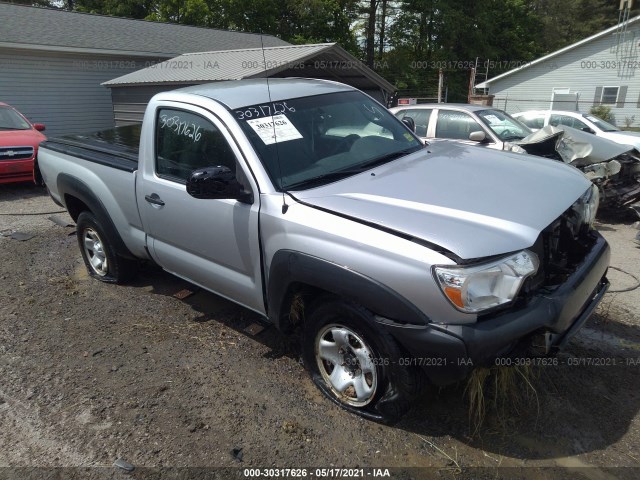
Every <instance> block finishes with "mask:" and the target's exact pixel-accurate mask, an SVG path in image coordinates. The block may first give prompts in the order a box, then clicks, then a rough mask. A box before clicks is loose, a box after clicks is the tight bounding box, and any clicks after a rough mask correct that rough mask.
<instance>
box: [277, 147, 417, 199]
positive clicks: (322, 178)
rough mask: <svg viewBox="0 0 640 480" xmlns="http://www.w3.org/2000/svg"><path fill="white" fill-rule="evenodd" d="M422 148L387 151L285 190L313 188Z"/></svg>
mask: <svg viewBox="0 0 640 480" xmlns="http://www.w3.org/2000/svg"><path fill="white" fill-rule="evenodd" d="M420 148H421V147H420V146H419V145H418V146H414V147H411V148H407V149H405V150H400V151H398V152H391V153H387V154H386V155H382V156H380V157H376V158H373V159H371V160H369V161H367V162H364V163H361V164H359V165H357V166H355V167H354V168H348V169H345V170H336V171H334V172H327V173H323V174H322V175H318V176H316V177H311V178H308V179H306V180H302V181H300V182H296V183H293V184H291V185H287V186H286V188H285V190H293V189H295V188H300V187H306V188H311V187H314V186H317V185H322V184H323V183H328V182H330V181H332V180H341V179H343V178H346V177H349V176H351V175H356V174H358V173H362V172H364V171H366V170H369V169H370V168H373V167H377V166H378V165H382V164H384V163H387V162H390V161H391V160H395V159H396V158H399V157H404V156H405V155H408V154H409V153H413V152H416V151H418V150H420Z"/></svg>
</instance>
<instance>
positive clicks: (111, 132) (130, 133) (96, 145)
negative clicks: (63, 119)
mask: <svg viewBox="0 0 640 480" xmlns="http://www.w3.org/2000/svg"><path fill="white" fill-rule="evenodd" d="M141 127H142V126H141V125H127V126H123V127H115V128H109V129H107V130H100V131H98V132H95V133H90V134H81V135H66V136H61V137H54V138H50V139H49V140H47V141H46V142H42V143H41V145H42V146H43V147H45V148H47V149H49V150H51V151H54V152H59V153H64V154H66V155H70V156H73V157H76V158H81V159H83V160H88V161H90V162H95V163H98V164H100V165H105V166H108V167H113V168H117V169H118V170H124V171H127V172H134V171H136V170H137V169H138V150H139V145H140V130H141Z"/></svg>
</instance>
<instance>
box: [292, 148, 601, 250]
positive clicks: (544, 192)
mask: <svg viewBox="0 0 640 480" xmlns="http://www.w3.org/2000/svg"><path fill="white" fill-rule="evenodd" d="M590 185H591V182H589V181H588V180H587V179H586V178H585V176H584V175H583V174H582V173H580V172H579V171H578V170H577V169H575V168H574V167H571V166H567V165H565V164H563V163H561V162H557V161H554V160H549V159H545V158H540V157H534V156H530V155H523V154H514V153H506V152H498V151H495V152H494V151H492V150H489V149H478V148H475V147H469V146H466V145H461V144H454V143H448V144H445V143H439V144H436V145H430V146H429V147H427V148H425V149H423V150H420V151H419V152H416V153H413V154H411V155H408V156H406V157H403V158H401V159H398V160H395V161H393V162H390V163H387V164H385V165H382V166H380V167H376V168H373V169H371V170H368V171H366V172H363V173H360V174H358V175H355V176H352V177H349V178H346V179H343V180H340V181H337V182H334V183H331V184H329V185H324V186H322V187H318V188H312V189H308V190H304V191H295V192H291V194H292V195H293V196H294V198H295V199H297V200H298V201H301V202H303V203H305V204H308V205H310V206H314V207H318V208H322V209H325V210H328V211H330V212H333V213H335V214H338V215H344V216H347V217H351V218H353V219H355V220H357V221H362V222H367V223H369V224H372V225H375V226H378V227H379V228H384V229H388V230H392V231H396V232H400V233H402V234H404V235H408V236H411V237H413V238H416V239H419V240H422V241H426V242H429V243H431V244H435V245H437V246H438V247H441V248H444V249H446V250H448V251H449V252H452V253H453V254H455V255H456V256H458V257H459V258H460V259H474V258H479V257H487V256H491V255H499V254H503V253H508V252H512V251H515V250H520V249H523V248H527V247H530V246H532V245H533V244H534V243H535V241H536V239H537V237H538V235H539V234H540V232H541V231H542V230H543V229H544V228H545V227H547V226H548V225H549V224H550V223H551V222H552V221H553V220H555V219H556V218H557V217H559V216H560V215H561V214H562V213H563V212H564V211H565V210H567V209H568V208H569V207H570V206H571V205H572V204H573V203H574V202H575V201H576V200H577V199H578V198H579V197H580V196H581V195H582V194H583V193H584V192H585V191H586V190H587V188H588V187H589V186H590Z"/></svg>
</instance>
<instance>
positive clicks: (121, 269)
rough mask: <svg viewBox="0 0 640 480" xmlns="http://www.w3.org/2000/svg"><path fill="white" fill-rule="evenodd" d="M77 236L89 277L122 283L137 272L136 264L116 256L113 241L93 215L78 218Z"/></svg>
mask: <svg viewBox="0 0 640 480" xmlns="http://www.w3.org/2000/svg"><path fill="white" fill-rule="evenodd" d="M76 225H77V236H78V245H79V246H80V252H81V253H82V259H83V260H84V263H85V265H86V267H87V270H88V271H89V275H91V276H92V277H94V278H97V279H98V280H100V281H103V282H109V283H123V282H126V281H127V280H129V279H131V278H132V277H133V276H134V275H135V273H136V271H137V266H138V265H137V262H136V261H135V260H130V259H128V258H124V257H122V256H120V255H119V254H118V252H117V251H116V248H115V246H114V241H113V239H112V238H110V237H109V235H108V234H107V233H106V232H107V230H106V229H105V228H104V227H103V225H102V224H101V222H100V221H99V220H98V219H97V218H96V216H95V215H93V213H91V212H88V211H85V212H82V213H81V214H80V215H79V216H78V221H77V222H76Z"/></svg>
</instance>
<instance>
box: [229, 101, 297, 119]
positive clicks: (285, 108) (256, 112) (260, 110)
mask: <svg viewBox="0 0 640 480" xmlns="http://www.w3.org/2000/svg"><path fill="white" fill-rule="evenodd" d="M295 111H296V109H295V108H294V107H290V106H289V105H287V102H273V103H271V104H265V105H255V106H253V107H245V108H241V109H239V110H236V111H235V114H236V118H237V119H238V120H250V119H252V118H260V117H270V116H272V115H280V114H283V113H288V112H295Z"/></svg>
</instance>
